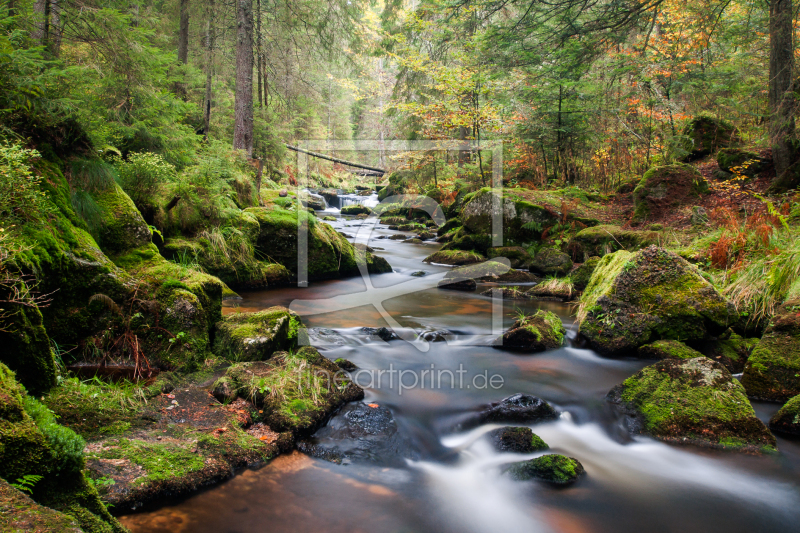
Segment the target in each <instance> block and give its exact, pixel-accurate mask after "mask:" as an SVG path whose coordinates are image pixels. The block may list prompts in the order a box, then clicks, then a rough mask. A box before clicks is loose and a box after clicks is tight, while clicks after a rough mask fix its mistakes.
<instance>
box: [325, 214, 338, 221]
mask: <svg viewBox="0 0 800 533" xmlns="http://www.w3.org/2000/svg"><path fill="white" fill-rule="evenodd" d="M322 220H325V221H326V222H336V217H334V216H331V215H326V216H324V217H322Z"/></svg>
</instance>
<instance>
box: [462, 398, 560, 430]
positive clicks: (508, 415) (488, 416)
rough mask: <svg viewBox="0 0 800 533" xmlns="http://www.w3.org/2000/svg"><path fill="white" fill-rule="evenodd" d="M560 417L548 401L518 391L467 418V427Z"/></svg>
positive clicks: (527, 422)
mask: <svg viewBox="0 0 800 533" xmlns="http://www.w3.org/2000/svg"><path fill="white" fill-rule="evenodd" d="M556 418H558V413H557V412H556V410H555V409H554V408H553V407H552V406H551V405H550V404H549V403H547V402H546V401H544V400H542V399H541V398H537V397H536V396H531V395H529V394H522V393H517V394H514V395H513V396H509V397H508V398H504V399H503V400H501V401H499V402H494V403H491V404H489V405H488V406H486V408H484V409H483V410H482V411H481V412H479V413H478V414H477V415H476V416H474V417H472V418H471V419H469V420H467V422H466V423H465V424H464V426H465V427H470V426H477V425H480V424H488V423H508V422H511V423H516V424H534V423H537V422H547V421H550V420H555V419H556Z"/></svg>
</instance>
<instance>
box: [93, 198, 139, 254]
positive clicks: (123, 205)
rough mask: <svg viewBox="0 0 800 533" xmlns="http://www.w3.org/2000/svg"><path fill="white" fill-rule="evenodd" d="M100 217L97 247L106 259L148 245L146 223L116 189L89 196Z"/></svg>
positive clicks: (132, 204) (132, 205) (131, 202)
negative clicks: (98, 244)
mask: <svg viewBox="0 0 800 533" xmlns="http://www.w3.org/2000/svg"><path fill="white" fill-rule="evenodd" d="M92 196H93V197H94V199H95V201H96V202H97V205H98V206H99V207H100V209H101V210H102V213H103V217H102V221H101V223H100V224H101V228H100V247H101V249H102V250H103V251H104V252H106V253H107V254H109V255H117V254H120V253H122V252H125V251H127V250H130V249H132V248H139V247H141V246H144V245H146V244H147V243H149V242H150V238H151V234H150V229H149V228H148V226H147V223H146V222H145V221H144V218H142V215H141V214H140V213H139V211H138V210H137V209H136V206H135V205H134V203H133V201H132V200H131V199H130V197H128V195H127V194H125V191H123V190H122V188H120V187H119V186H118V185H115V186H114V187H113V188H110V189H108V190H100V191H96V192H94V193H93V194H92Z"/></svg>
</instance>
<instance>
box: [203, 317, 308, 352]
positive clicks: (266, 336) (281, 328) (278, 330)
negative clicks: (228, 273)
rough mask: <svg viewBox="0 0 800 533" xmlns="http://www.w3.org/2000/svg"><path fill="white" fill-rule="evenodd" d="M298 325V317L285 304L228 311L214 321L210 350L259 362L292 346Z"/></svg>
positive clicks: (300, 323)
mask: <svg viewBox="0 0 800 533" xmlns="http://www.w3.org/2000/svg"><path fill="white" fill-rule="evenodd" d="M302 326H303V324H302V322H301V321H300V317H298V316H297V315H296V314H295V313H293V312H291V311H289V310H288V309H287V308H285V307H270V308H269V309H265V310H263V311H258V312H255V313H232V314H230V315H227V316H226V317H225V318H223V319H222V320H221V321H220V322H218V323H217V333H216V337H215V339H214V353H216V354H217V355H218V356H219V357H224V358H225V359H228V360H231V361H263V360H265V359H269V358H270V357H271V356H272V354H273V353H274V352H277V351H280V350H291V349H293V348H294V347H295V346H296V345H297V340H298V339H297V337H298V334H299V330H300V328H301V327H302Z"/></svg>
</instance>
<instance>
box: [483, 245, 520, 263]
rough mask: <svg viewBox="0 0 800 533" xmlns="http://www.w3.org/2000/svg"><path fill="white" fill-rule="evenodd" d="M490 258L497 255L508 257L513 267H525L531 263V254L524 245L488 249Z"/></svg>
mask: <svg viewBox="0 0 800 533" xmlns="http://www.w3.org/2000/svg"><path fill="white" fill-rule="evenodd" d="M487 255H488V256H489V259H494V258H495V257H505V258H506V259H508V261H509V264H510V265H511V268H523V267H524V266H525V265H527V264H528V263H530V261H531V256H530V254H529V253H528V252H527V250H525V248H523V247H522V246H498V247H495V248H489V249H488V250H487Z"/></svg>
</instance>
